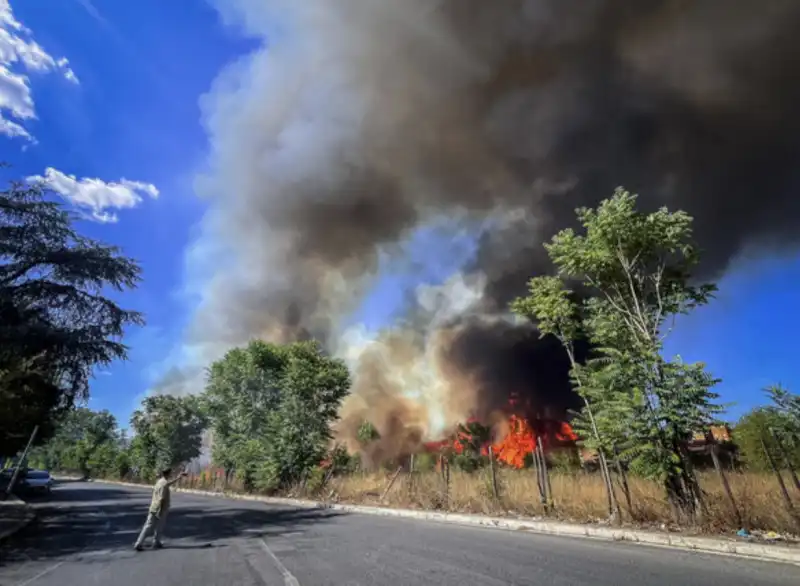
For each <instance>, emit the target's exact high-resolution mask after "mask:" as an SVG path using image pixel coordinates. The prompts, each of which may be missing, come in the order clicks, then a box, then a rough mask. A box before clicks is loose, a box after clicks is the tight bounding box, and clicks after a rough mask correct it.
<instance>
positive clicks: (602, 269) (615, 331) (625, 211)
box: [512, 188, 720, 512]
mask: <svg viewBox="0 0 800 586" xmlns="http://www.w3.org/2000/svg"><path fill="white" fill-rule="evenodd" d="M636 201H637V197H636V196H635V195H632V194H630V193H628V192H626V191H625V190H624V189H622V188H620V189H618V190H617V191H616V192H615V193H614V195H613V197H611V198H610V199H607V200H605V201H603V202H602V203H601V204H600V205H599V206H598V207H597V208H596V209H589V208H581V209H578V210H577V217H578V221H579V222H580V224H581V227H582V228H581V230H580V231H579V232H577V231H575V230H573V229H565V230H562V231H561V232H559V233H558V234H556V235H555V236H554V237H553V239H552V241H551V242H550V243H548V244H546V245H545V248H546V249H547V252H548V254H549V255H550V258H551V259H552V261H553V264H554V265H555V268H556V276H552V277H551V276H541V277H536V278H534V279H532V280H531V282H530V285H529V290H530V291H529V292H530V294H529V295H528V296H527V297H524V298H521V299H518V300H516V301H515V302H514V303H513V304H512V310H513V311H515V312H516V313H518V314H520V315H525V316H528V317H530V318H532V319H533V320H534V321H535V322H536V323H537V324H538V327H539V329H540V331H541V333H542V335H553V336H556V337H557V338H558V339H559V340H560V341H561V343H562V344H563V345H564V347H565V349H566V351H567V352H568V354H569V355H570V358H571V360H572V364H573V368H572V376H573V380H574V381H575V385H576V388H577V390H578V392H579V393H580V394H581V396H582V397H583V398H584V400H585V408H584V409H583V411H582V414H581V415H582V417H581V419H580V420H579V421H578V422H577V427H578V429H581V430H582V431H583V432H584V436H585V437H586V438H588V441H587V443H590V444H591V445H592V446H593V447H596V448H599V449H601V450H606V451H612V450H613V451H615V452H616V451H619V452H620V453H621V456H622V457H623V458H624V459H626V460H628V462H629V463H630V465H631V466H632V467H634V468H635V469H638V470H639V471H640V472H641V473H643V474H644V475H646V476H648V477H651V478H657V479H659V480H660V481H662V482H663V483H664V485H665V488H666V490H667V494H668V496H669V497H670V500H671V502H672V503H673V504H675V505H677V506H679V507H680V508H681V509H682V510H688V511H690V512H691V511H693V509H694V505H695V503H696V502H698V501H699V499H700V498H701V496H700V492H699V487H697V485H696V483H695V482H693V476H692V474H691V468H690V462H689V460H688V458H687V456H686V453H685V446H686V444H687V443H688V441H689V440H690V439H691V437H692V434H693V433H695V432H697V431H701V430H704V429H706V428H707V427H708V426H709V425H710V424H711V423H712V422H713V421H714V420H715V415H716V414H717V413H718V412H719V411H720V408H719V407H718V406H717V405H716V404H715V403H714V400H715V399H716V395H715V394H714V393H713V392H712V391H711V390H710V389H711V388H712V387H713V386H714V385H715V384H716V383H717V380H716V379H714V378H713V377H712V376H711V375H710V374H708V373H707V372H706V371H705V368H704V366H703V365H702V364H686V363H684V362H683V361H682V360H681V359H680V357H676V358H674V359H667V358H665V357H664V356H663V342H664V339H665V337H666V336H667V335H668V334H669V332H670V330H671V328H672V320H673V318H674V317H675V316H676V315H678V314H683V313H688V312H690V311H691V310H692V309H694V308H696V307H698V306H700V305H703V304H705V303H707V302H708V301H709V300H710V299H711V297H712V295H713V293H714V291H715V290H716V287H715V286H714V285H713V284H710V283H702V282H700V283H698V282H697V281H696V279H695V278H694V277H695V275H694V270H695V268H696V266H697V264H698V262H699V258H700V256H699V252H698V250H697V249H696V247H695V246H694V244H693V242H692V231H691V222H692V219H691V217H690V216H688V215H687V214H686V213H684V212H682V211H677V212H670V211H669V210H667V209H664V208H662V209H659V210H657V211H654V212H651V213H644V212H641V211H639V210H637V209H636ZM576 291H577V294H576ZM581 337H583V338H586V339H588V340H589V341H590V342H591V344H592V345H593V348H594V354H593V357H592V359H590V360H589V362H588V363H587V364H584V365H581V364H578V363H577V362H576V361H575V358H574V351H573V347H574V343H575V341H576V340H577V339H579V338H581Z"/></svg>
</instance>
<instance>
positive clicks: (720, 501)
mask: <svg viewBox="0 0 800 586" xmlns="http://www.w3.org/2000/svg"><path fill="white" fill-rule="evenodd" d="M389 477H390V475H389V474H385V473H378V474H370V475H353V476H346V477H340V478H335V479H333V480H332V482H331V484H330V486H328V487H327V488H326V489H325V496H329V495H330V496H332V497H333V498H334V499H336V500H338V501H339V502H347V503H356V504H368V505H378V504H383V505H386V506H390V507H404V508H414V509H433V510H436V509H439V510H442V509H447V510H449V511H455V512H464V513H478V514H489V515H520V516H531V517H538V516H545V515H546V512H545V509H544V506H543V504H542V503H541V502H540V499H539V493H538V489H537V486H536V478H535V476H534V475H533V472H531V471H527V470H500V471H498V484H499V492H500V497H499V499H498V500H497V502H495V500H494V499H493V498H492V488H491V482H490V480H489V475H488V471H480V472H476V473H472V474H467V473H464V472H459V471H455V470H453V471H452V473H451V479H450V491H449V495H447V496H445V490H444V482H443V480H442V477H441V475H440V474H439V473H437V472H424V473H418V474H415V475H414V476H413V478H412V477H410V476H408V475H403V476H402V477H400V478H398V480H397V482H396V483H395V484H394V486H393V487H392V489H391V490H390V491H389V493H388V494H387V495H386V499H385V500H384V502H383V503H380V502H379V501H380V496H381V494H382V493H383V491H384V489H385V488H386V486H387V484H388V481H389ZM729 482H730V485H731V490H732V492H733V494H734V498H735V500H736V502H737V505H738V507H739V510H740V512H741V514H742V516H743V518H744V520H745V524H747V525H749V527H750V529H751V530H763V531H777V532H780V533H795V534H796V533H797V528H796V527H795V526H794V525H793V521H792V518H791V515H790V514H789V512H788V511H787V509H786V506H785V504H784V502H783V500H782V497H781V493H780V488H779V486H778V483H777V481H776V480H775V478H774V476H771V475H764V474H755V473H731V474H729ZM700 483H701V485H702V487H703V490H704V491H705V493H706V504H707V506H708V511H709V515H708V518H707V519H706V521H705V526H704V529H705V530H706V531H711V532H730V531H736V530H738V529H739V528H740V527H738V526H737V522H736V517H735V514H734V512H733V509H732V508H731V505H730V503H729V501H728V498H727V496H726V495H725V492H724V490H723V487H722V483H721V482H720V480H719V477H718V476H717V475H716V474H715V473H713V472H708V473H702V474H701V475H700ZM629 484H630V489H631V503H632V507H631V508H630V509H629V508H628V506H627V504H626V502H625V499H624V497H623V494H622V491H621V490H620V489H619V487H617V496H618V498H619V501H620V505H621V507H622V508H623V516H624V520H625V521H626V522H627V523H632V524H636V525H645V526H661V525H666V524H670V510H669V506H668V505H667V503H666V501H665V500H664V495H663V492H662V490H661V488H660V487H659V486H658V485H657V484H656V483H654V482H650V481H647V480H643V479H641V478H630V479H629ZM551 485H552V488H553V497H554V503H555V507H554V509H553V510H552V511H550V513H549V516H553V517H557V518H559V519H564V520H571V521H577V522H598V521H601V520H604V519H605V518H606V517H607V505H606V495H605V491H604V489H603V484H602V480H601V478H600V476H599V475H596V474H566V473H561V474H559V473H555V474H552V475H551ZM794 496H800V495H797V494H795V495H794ZM795 501H796V502H798V505H800V499H797V498H795Z"/></svg>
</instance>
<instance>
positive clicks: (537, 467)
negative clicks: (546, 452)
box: [532, 445, 547, 510]
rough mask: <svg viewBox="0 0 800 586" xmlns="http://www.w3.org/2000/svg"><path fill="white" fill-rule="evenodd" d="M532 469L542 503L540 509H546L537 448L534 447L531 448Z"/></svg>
mask: <svg viewBox="0 0 800 586" xmlns="http://www.w3.org/2000/svg"><path fill="white" fill-rule="evenodd" d="M532 456H533V467H534V470H535V472H536V488H538V489H539V502H540V503H542V507H544V508H545V510H546V509H547V499H546V498H545V492H544V482H543V478H542V463H541V462H540V461H539V446H538V445H536V446H535V447H534V448H533V453H532Z"/></svg>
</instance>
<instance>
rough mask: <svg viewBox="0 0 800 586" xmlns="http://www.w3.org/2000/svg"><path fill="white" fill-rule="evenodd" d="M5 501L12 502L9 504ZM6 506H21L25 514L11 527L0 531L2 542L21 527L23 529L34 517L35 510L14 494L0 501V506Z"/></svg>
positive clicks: (20, 529) (0, 541) (0, 540)
mask: <svg viewBox="0 0 800 586" xmlns="http://www.w3.org/2000/svg"><path fill="white" fill-rule="evenodd" d="M5 503H14V504H11V505H9V504H5ZM6 506H21V507H22V508H24V509H25V516H24V517H23V518H22V519H20V520H19V521H18V522H17V524H16V525H15V526H14V527H11V529H6V530H5V531H0V543H2V542H4V541H5V540H6V539H8V538H9V537H11V536H12V535H15V534H17V533H19V532H20V531H22V530H23V529H25V527H27V526H28V525H30V524H31V523H32V522H33V520H34V519H35V518H36V512H35V511H34V510H33V508H31V506H30V505H28V503H26V502H25V501H23V500H22V499H20V498H18V497H16V496H14V495H11V497H10V498H9V500H6V501H3V503H0V507H6Z"/></svg>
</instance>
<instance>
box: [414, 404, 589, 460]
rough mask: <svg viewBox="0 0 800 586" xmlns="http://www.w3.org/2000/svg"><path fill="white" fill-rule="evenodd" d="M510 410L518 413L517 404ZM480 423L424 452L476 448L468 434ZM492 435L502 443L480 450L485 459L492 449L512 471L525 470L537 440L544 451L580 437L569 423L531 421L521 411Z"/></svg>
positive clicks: (431, 444) (486, 444)
mask: <svg viewBox="0 0 800 586" xmlns="http://www.w3.org/2000/svg"><path fill="white" fill-rule="evenodd" d="M509 408H510V409H514V410H517V409H519V406H518V403H517V400H516V399H514V398H512V399H511V400H510V401H509ZM473 423H479V422H478V421H477V420H475V419H470V420H469V421H467V426H462V427H461V428H460V429H459V430H458V431H457V432H456V433H455V434H454V435H453V436H452V437H451V438H448V439H445V440H441V441H438V442H429V443H427V444H425V448H426V449H427V450H428V451H431V452H442V451H445V450H448V449H452V450H453V452H455V453H456V454H463V453H464V450H465V447H464V446H465V445H469V444H470V443H473V444H474V438H473V437H472V436H471V435H470V433H469V432H468V429H469V424H473ZM493 427H494V429H493V431H494V432H496V433H495V434H493V435H496V436H500V437H501V438H502V439H500V440H499V441H494V442H493V441H491V440H489V441H485V442H482V443H481V445H480V446H479V449H480V453H481V455H483V456H488V455H489V447H490V446H491V448H492V453H493V454H494V457H495V458H496V459H497V461H498V462H500V463H502V464H505V465H506V466H510V467H512V468H523V467H524V466H525V463H526V460H527V459H528V457H529V455H530V454H533V452H534V450H535V449H536V443H537V440H538V438H541V441H542V448H543V449H545V450H548V449H552V448H554V447H559V446H567V445H572V444H574V442H575V441H577V439H578V436H577V435H575V432H574V431H573V430H572V427H570V425H569V423H567V422H566V421H556V420H552V419H538V418H530V417H527V416H526V415H524V414H522V413H521V412H520V411H516V412H512V413H511V415H509V416H508V417H507V418H503V419H502V420H501V421H500V422H499V423H498V424H496V425H495V426H493Z"/></svg>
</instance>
